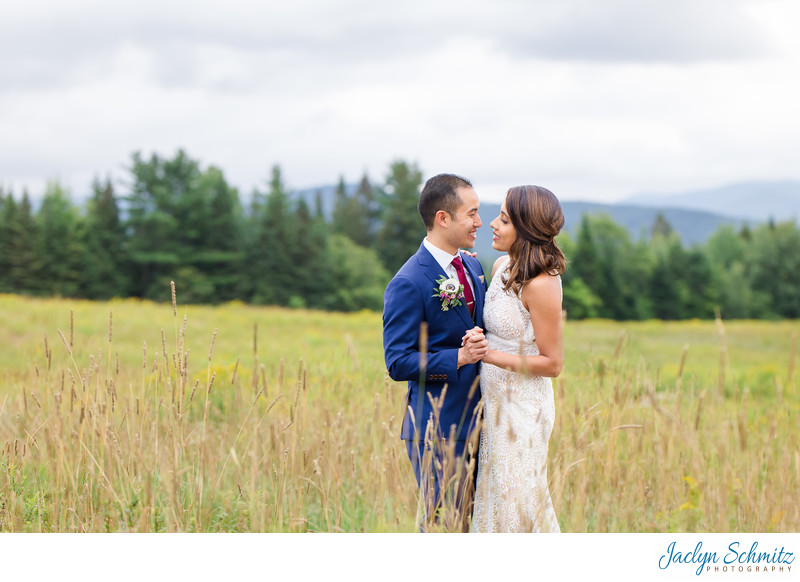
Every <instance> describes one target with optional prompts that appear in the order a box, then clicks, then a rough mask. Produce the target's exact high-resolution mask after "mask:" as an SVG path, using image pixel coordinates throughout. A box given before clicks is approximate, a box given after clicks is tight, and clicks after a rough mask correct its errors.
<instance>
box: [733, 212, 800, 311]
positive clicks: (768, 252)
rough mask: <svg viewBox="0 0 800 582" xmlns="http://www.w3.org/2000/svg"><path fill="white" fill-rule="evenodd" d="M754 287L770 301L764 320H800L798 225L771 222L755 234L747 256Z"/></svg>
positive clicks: (750, 279) (761, 295) (748, 272)
mask: <svg viewBox="0 0 800 582" xmlns="http://www.w3.org/2000/svg"><path fill="white" fill-rule="evenodd" d="M745 257H746V260H745V267H746V271H747V276H748V279H749V282H750V286H751V288H752V289H753V291H754V293H755V294H757V296H760V297H762V298H766V299H767V301H768V304H769V306H770V309H769V311H766V310H765V312H763V313H761V314H759V315H762V316H769V315H775V316H778V317H785V318H792V319H795V318H798V317H800V230H798V228H797V226H796V225H795V223H794V222H782V223H775V222H769V223H767V224H765V225H761V226H759V227H757V228H756V229H755V230H753V232H752V240H751V241H750V243H749V245H748V246H747V250H746V252H745Z"/></svg>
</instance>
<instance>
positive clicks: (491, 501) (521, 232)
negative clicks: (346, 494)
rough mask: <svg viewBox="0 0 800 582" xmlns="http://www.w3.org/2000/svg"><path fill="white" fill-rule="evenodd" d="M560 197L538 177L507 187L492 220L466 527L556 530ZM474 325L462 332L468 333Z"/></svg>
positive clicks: (560, 326) (562, 264) (561, 267)
mask: <svg viewBox="0 0 800 582" xmlns="http://www.w3.org/2000/svg"><path fill="white" fill-rule="evenodd" d="M563 225H564V215H563V213H562V211H561V205H560V204H559V202H558V199H557V198H556V197H555V196H554V195H553V193H552V192H550V191H549V190H547V189H545V188H541V187H539V186H517V187H514V188H511V189H510V190H509V191H508V194H507V196H506V200H505V202H504V203H503V205H502V207H501V209H500V216H498V217H497V218H495V219H494V220H493V221H492V223H491V225H490V226H491V227H492V234H493V242H492V247H493V248H494V249H496V250H498V251H505V252H507V253H508V255H507V256H504V257H501V258H500V259H498V260H497V261H496V262H495V264H494V268H493V269H492V282H491V286H490V287H489V290H488V292H487V294H486V304H485V308H484V312H483V316H484V326H485V335H486V339H487V340H488V341H489V351H488V353H487V355H486V356H485V357H484V358H483V364H482V366H481V379H480V387H481V393H482V396H483V403H484V410H483V430H482V432H481V437H480V449H479V460H478V478H477V485H476V492H475V501H474V512H473V517H472V531H473V532H539V531H541V532H558V531H560V529H559V526H558V520H557V519H556V514H555V510H554V509H553V503H552V501H551V500H550V492H549V490H548V488H547V445H548V441H549V440H550V433H551V432H552V430H553V421H554V418H555V403H554V400H553V387H552V383H551V380H550V378H554V377H556V376H558V374H559V373H560V372H561V365H562V359H563V356H562V351H563V324H562V316H561V299H562V293H561V278H560V276H559V275H560V274H561V273H563V272H564V268H565V259H564V254H563V253H562V252H561V250H560V249H559V248H558V246H557V245H556V242H555V240H554V237H555V236H556V235H557V234H558V233H559V231H560V230H561V228H562V227H563ZM473 335H480V330H478V329H476V330H470V331H468V332H467V335H465V336H464V341H469V340H470V337H472V336H473Z"/></svg>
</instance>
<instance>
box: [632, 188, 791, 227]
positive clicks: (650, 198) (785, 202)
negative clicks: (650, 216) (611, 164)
mask: <svg viewBox="0 0 800 582" xmlns="http://www.w3.org/2000/svg"><path fill="white" fill-rule="evenodd" d="M622 204H634V205H637V206H650V207H659V208H664V207H670V208H687V209H691V210H702V211H706V212H713V213H716V214H724V215H725V216H732V217H737V218H746V219H749V220H756V221H767V220H769V219H770V218H772V219H774V220H776V221H783V220H792V219H793V218H794V219H800V182H797V181H783V182H743V183H740V184H731V185H728V186H722V187H720V188H711V189H706V190H696V191H691V192H684V193H677V194H657V193H642V194H637V195H635V196H632V197H630V198H627V199H625V200H623V201H622Z"/></svg>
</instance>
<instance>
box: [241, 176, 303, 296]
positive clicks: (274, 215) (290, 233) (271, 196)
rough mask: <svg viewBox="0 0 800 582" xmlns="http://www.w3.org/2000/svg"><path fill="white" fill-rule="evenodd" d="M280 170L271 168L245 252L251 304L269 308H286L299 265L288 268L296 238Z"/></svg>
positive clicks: (290, 265) (296, 234) (290, 263)
mask: <svg viewBox="0 0 800 582" xmlns="http://www.w3.org/2000/svg"><path fill="white" fill-rule="evenodd" d="M291 218H292V216H291V212H290V209H289V199H288V194H287V192H286V187H285V186H284V184H283V179H282V176H281V169H280V167H279V166H277V165H276V166H273V168H272V177H271V179H270V182H269V193H268V194H267V197H266V202H265V204H264V207H263V209H262V210H261V213H260V216H258V217H257V220H256V222H255V232H254V236H253V237H252V238H251V240H250V246H249V248H248V261H247V262H248V265H249V267H250V277H251V282H252V285H253V295H252V300H253V301H254V302H255V303H260V304H269V305H288V304H289V299H290V298H291V297H292V295H294V294H296V293H295V292H294V290H293V285H294V284H295V282H296V277H295V273H296V270H297V269H298V268H301V266H300V265H294V264H292V260H291V257H292V256H293V255H294V256H296V253H295V251H294V247H295V241H296V237H297V236H298V234H299V233H297V232H296V230H295V229H294V228H293V226H292V224H291Z"/></svg>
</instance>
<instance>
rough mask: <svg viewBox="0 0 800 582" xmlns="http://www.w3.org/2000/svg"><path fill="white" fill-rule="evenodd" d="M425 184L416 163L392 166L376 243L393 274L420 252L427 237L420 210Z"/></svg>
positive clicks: (382, 258) (381, 256) (401, 163)
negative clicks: (421, 193) (422, 188)
mask: <svg viewBox="0 0 800 582" xmlns="http://www.w3.org/2000/svg"><path fill="white" fill-rule="evenodd" d="M421 185H422V173H421V172H420V171H419V169H418V168H417V166H416V164H411V165H409V164H408V163H406V162H404V161H396V162H394V163H392V165H391V167H390V170H389V176H388V177H387V179H386V186H385V188H384V192H385V196H384V198H383V200H384V202H383V210H382V217H383V225H382V227H381V230H380V232H379V233H378V239H377V244H376V246H377V249H378V254H379V256H380V258H381V261H383V264H384V266H385V267H386V269H387V270H388V271H389V272H390V273H395V272H396V271H397V270H398V269H399V268H400V267H402V266H403V263H405V262H406V261H407V260H408V258H409V257H411V256H412V255H413V254H414V253H415V252H417V249H418V248H419V245H420V243H421V242H422V239H423V238H424V237H425V225H424V224H423V223H422V220H421V219H420V217H419V212H418V210H417V206H418V204H419V194H420V186H421Z"/></svg>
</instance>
